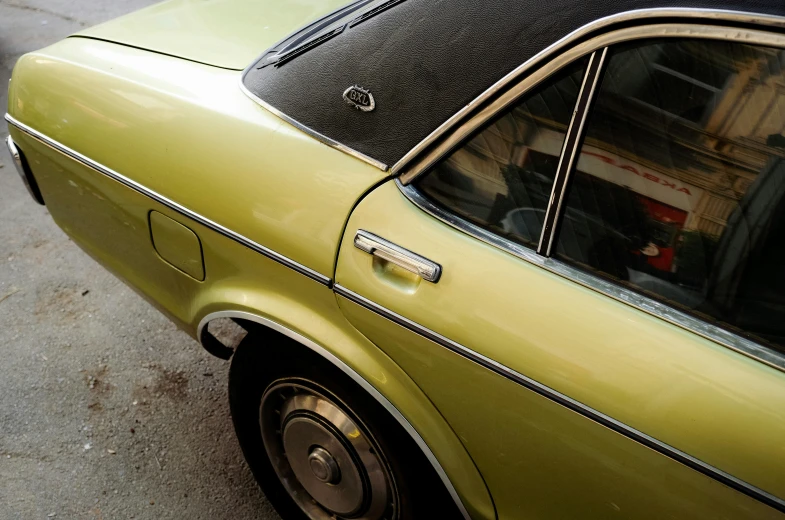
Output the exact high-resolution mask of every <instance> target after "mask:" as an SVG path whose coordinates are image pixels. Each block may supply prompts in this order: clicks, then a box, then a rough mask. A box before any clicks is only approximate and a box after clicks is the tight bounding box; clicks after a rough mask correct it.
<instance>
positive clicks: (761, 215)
mask: <svg viewBox="0 0 785 520" xmlns="http://www.w3.org/2000/svg"><path fill="white" fill-rule="evenodd" d="M610 56H611V59H610V62H609V64H608V69H607V72H606V74H605V77H604V78H603V82H602V86H601V89H600V91H599V93H598V97H597V100H596V102H595V106H594V108H593V109H592V110H593V111H592V113H591V115H590V118H589V120H588V123H587V127H586V137H585V141H584V144H583V146H582V148H581V151H580V156H579V158H578V161H577V164H576V169H575V171H574V172H573V174H572V178H571V180H570V186H569V188H568V193H567V199H566V201H565V209H564V214H563V217H562V220H561V222H560V227H559V231H558V241H557V249H556V256H557V257H559V258H561V259H563V260H566V261H570V262H572V263H576V264H578V265H579V266H583V267H584V268H588V269H590V270H593V271H596V272H600V273H602V274H604V275H607V276H610V277H612V278H614V279H616V280H619V281H620V282H622V283H624V284H626V285H628V286H630V287H632V288H635V289H638V290H643V291H644V292H646V293H647V294H650V295H653V296H655V297H658V298H662V299H665V300H666V301H668V302H671V303H675V304H677V306H679V307H682V308H684V309H687V310H691V311H694V312H697V313H699V314H700V315H701V316H702V317H703V318H704V319H710V320H717V321H719V322H722V323H723V324H725V325H726V326H730V327H731V328H733V329H735V330H737V331H738V332H741V333H750V334H752V335H754V336H756V337H757V338H764V339H767V340H769V341H771V342H772V343H775V344H779V345H785V136H783V131H784V130H785V70H783V68H784V67H785V53H784V52H783V51H782V50H781V49H773V48H766V47H758V46H750V45H743V44H740V43H732V42H720V41H702V40H685V41H680V40H660V41H651V40H649V41H646V42H644V43H640V42H638V43H635V44H626V45H624V46H620V47H618V48H616V49H614V50H613V52H612V54H611V55H610Z"/></svg>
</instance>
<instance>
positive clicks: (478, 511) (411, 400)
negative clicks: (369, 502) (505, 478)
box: [196, 309, 496, 520]
mask: <svg viewBox="0 0 785 520" xmlns="http://www.w3.org/2000/svg"><path fill="white" fill-rule="evenodd" d="M227 318H228V319H231V320H232V321H235V320H237V321H242V320H245V321H249V322H252V323H254V324H256V325H261V326H263V327H266V328H268V329H271V330H273V331H275V332H277V333H279V334H281V335H283V336H285V337H287V338H289V339H291V340H293V341H295V342H297V343H298V344H300V345H302V346H304V347H306V348H308V349H309V350H310V351H312V352H314V353H315V354H317V355H318V356H319V357H321V358H322V359H324V360H325V361H327V362H329V363H331V364H332V365H333V366H335V367H336V368H338V369H339V370H341V372H343V373H344V374H345V375H346V376H347V377H349V378H351V379H352V380H353V381H355V382H356V383H357V384H359V385H360V386H361V387H362V388H363V389H364V390H365V391H366V392H368V394H369V395H370V396H372V397H373V398H374V399H375V400H376V401H377V402H378V403H379V404H380V405H381V406H382V407H384V409H385V410H386V411H387V413H389V414H390V415H391V416H392V417H393V418H394V419H395V420H396V422H398V424H400V425H401V427H402V428H403V429H404V431H406V433H407V434H408V435H409V436H410V437H411V438H412V440H413V441H414V442H415V443H416V444H417V446H418V447H419V448H420V450H421V452H422V454H423V456H424V457H425V458H426V460H427V461H428V463H429V464H430V465H431V466H432V467H433V469H434V471H435V472H436V474H437V476H438V477H439V479H440V480H441V481H442V484H443V485H444V487H445V488H446V490H447V492H448V493H449V495H450V496H451V498H452V499H453V501H454V502H455V505H456V507H457V508H458V510H459V511H460V512H461V514H462V516H463V518H465V519H466V520H469V519H471V518H487V519H491V518H496V511H495V507H494V505H493V501H492V499H491V496H490V494H489V492H488V489H487V487H486V484H485V481H484V479H483V478H482V476H481V475H480V473H479V470H478V469H477V467H476V466H475V465H474V462H473V460H472V459H471V457H470V456H469V454H468V452H467V451H466V449H465V447H464V446H463V444H462V443H461V442H460V441H459V439H458V438H457V436H456V434H455V433H454V432H453V430H452V429H451V428H450V426H449V425H448V424H447V423H446V421H445V420H444V419H443V418H442V417H441V414H440V413H439V412H438V410H436V409H435V408H434V406H433V404H432V403H431V402H430V400H428V398H427V396H425V395H424V394H423V393H422V391H421V390H419V387H416V385H415V383H414V382H413V381H411V380H410V379H409V378H408V376H407V375H405V373H404V372H403V370H402V369H401V368H400V367H398V365H397V364H395V363H394V362H393V361H392V360H391V359H389V358H388V357H387V356H386V355H384V354H383V353H382V352H381V351H378V353H374V354H381V355H382V356H383V357H384V359H385V360H386V361H387V363H382V362H379V361H378V357H376V356H373V357H376V359H375V360H374V361H375V364H376V365H377V366H376V367H375V370H374V371H373V372H374V373H375V374H379V373H382V374H390V372H391V370H390V368H391V367H390V366H389V365H390V364H392V365H394V367H395V368H396V369H397V370H395V372H399V373H400V374H403V375H404V377H406V379H407V380H408V381H406V383H409V384H404V383H400V384H398V385H395V386H396V387H397V388H394V393H395V394H396V395H397V396H399V397H398V398H397V399H396V402H398V403H405V404H406V409H407V410H408V411H410V412H411V411H416V412H419V413H415V414H414V415H417V416H422V414H423V412H426V413H430V414H435V415H434V416H438V420H431V421H429V423H427V424H421V425H419V426H420V430H423V434H421V432H420V431H419V430H418V428H416V427H415V426H414V425H413V424H412V422H410V420H409V419H407V417H406V416H405V415H404V413H402V411H401V410H400V409H399V407H401V405H400V404H399V405H398V406H396V404H394V403H393V402H392V401H391V400H390V399H389V398H388V397H387V396H386V395H384V394H383V393H382V392H380V391H379V390H378V389H377V388H376V387H375V386H374V385H373V384H371V383H370V382H369V381H368V379H367V378H366V377H364V376H363V375H361V374H360V373H359V372H358V371H357V370H356V369H355V368H353V367H352V366H350V365H349V364H348V363H347V362H346V361H344V359H342V358H341V357H340V356H339V355H338V354H339V351H338V350H336V351H333V350H331V349H328V348H326V347H325V346H323V345H320V344H319V343H317V342H316V341H314V340H312V339H310V338H308V337H306V336H304V335H303V334H301V333H300V332H297V331H296V330H293V329H292V328H290V327H289V326H286V325H284V324H282V323H280V322H278V321H276V320H275V319H272V318H269V317H265V316H262V315H260V314H257V313H255V312H249V311H247V310H239V309H226V310H219V311H213V312H210V313H209V314H207V315H205V316H204V317H203V318H202V319H201V320H200V321H199V325H198V326H197V329H196V338H197V340H198V341H199V342H200V343H201V344H202V346H203V347H204V348H205V349H206V350H208V352H211V353H213V354H214V355H218V356H219V357H223V358H228V357H227V355H226V354H228V355H231V351H232V349H231V347H229V346H226V345H224V344H223V343H221V341H219V340H218V339H216V338H215V337H214V336H213V335H212V334H211V333H210V332H209V330H208V329H209V325H210V323H212V322H215V321H216V320H219V319H227ZM358 334H359V333H358ZM363 338H364V336H363ZM347 339H348V340H349V341H353V339H352V338H347ZM366 341H367V340H366ZM221 347H222V348H223V349H226V350H224V351H223V354H224V355H220V353H221V350H220V348H221ZM216 348H218V349H219V350H218V351H216ZM374 349H375V350H378V349H376V347H374ZM385 365H388V366H385ZM391 375H392V374H391ZM396 377H399V375H398V374H396ZM406 387H410V389H409V391H406V392H405V394H404V396H403V397H402V398H401V389H403V388H406ZM411 389H414V390H415V391H411ZM389 393H393V392H389ZM410 415H413V414H410ZM439 423H440V424H439ZM425 430H427V433H425ZM423 435H425V437H429V438H431V444H432V445H434V446H436V445H437V444H438V446H439V447H438V448H436V452H434V450H433V449H432V448H431V445H429V443H428V442H426V440H425V438H424V437H423ZM434 440H438V441H439V442H438V443H436V442H434ZM437 453H439V455H440V456H437ZM441 460H446V461H447V462H446V464H445V465H446V466H448V469H445V466H443V465H442V462H441ZM448 470H449V471H450V474H451V475H452V477H451V476H450V475H448Z"/></svg>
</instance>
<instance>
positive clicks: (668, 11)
mask: <svg viewBox="0 0 785 520" xmlns="http://www.w3.org/2000/svg"><path fill="white" fill-rule="evenodd" d="M653 18H685V19H698V20H699V19H703V20H707V21H725V22H735V23H743V24H750V25H761V26H768V27H778V28H785V17H782V16H774V15H765V14H755V13H748V12H742V11H728V10H722V9H693V8H654V9H638V10H634V11H627V12H624V13H618V14H615V15H611V16H607V17H605V18H600V19H598V20H595V21H593V22H591V23H588V24H586V25H584V26H583V27H580V28H578V29H576V30H575V31H573V32H571V33H570V34H568V35H567V36H565V37H564V38H562V39H560V40H558V41H556V42H554V43H553V44H551V45H549V46H548V47H546V48H545V49H543V50H542V51H540V52H538V53H537V54H535V55H534V56H532V57H531V58H529V59H528V60H526V61H525V62H524V63H522V64H521V65H519V66H518V67H517V68H516V69H514V70H513V71H511V72H510V73H509V74H507V75H506V76H504V77H503V78H501V79H500V80H499V81H497V82H496V83H494V84H493V85H491V86H490V87H489V88H488V89H487V90H486V91H485V92H483V93H482V94H480V95H479V96H477V97H476V98H474V99H473V100H472V101H471V102H469V103H468V104H467V105H466V106H465V107H463V108H462V109H461V110H459V111H458V112H456V113H455V114H453V115H452V117H450V118H449V119H448V120H447V121H445V122H444V123H442V124H441V125H440V126H439V127H438V128H436V130H434V131H433V132H431V133H430V134H429V135H428V136H427V137H426V138H425V139H423V140H422V141H420V143H418V144H417V145H416V146H415V147H414V148H412V149H411V150H409V152H407V153H406V155H404V156H403V157H402V158H401V159H400V160H398V162H396V163H395V164H394V165H393V166H392V168H391V170H390V171H391V173H392V174H393V175H396V174H398V173H400V172H401V171H402V170H403V169H404V168H405V167H406V166H408V164H409V163H410V162H412V160H413V159H414V158H415V157H417V156H418V155H420V154H421V153H422V152H423V151H425V150H426V149H427V148H429V147H430V146H431V145H433V144H434V143H435V142H436V141H438V140H440V139H441V138H442V136H443V135H444V134H446V133H447V132H449V131H450V130H451V129H452V128H453V127H454V126H456V125H457V124H458V123H459V122H460V121H461V120H462V119H463V118H464V117H465V116H466V115H468V114H469V113H470V112H471V111H472V110H474V109H476V108H477V107H479V106H480V105H482V104H483V103H485V102H486V101H488V100H489V99H491V98H492V97H493V96H495V95H496V94H498V93H499V92H501V91H502V90H504V89H506V88H507V86H508V85H509V84H511V83H514V82H515V81H518V80H519V79H520V78H521V77H522V76H524V75H525V74H527V73H528V72H529V71H530V70H533V69H535V68H536V67H539V66H540V64H541V63H542V62H544V61H545V60H547V59H548V58H550V57H551V56H555V55H557V54H558V53H559V52H560V51H562V50H563V49H565V48H566V47H569V46H570V45H572V44H574V43H575V42H577V41H579V40H581V39H582V38H584V37H586V36H587V35H589V34H591V33H592V32H595V31H600V30H602V29H607V28H608V27H610V26H612V25H615V24H622V23H626V22H632V21H643V20H649V19H653Z"/></svg>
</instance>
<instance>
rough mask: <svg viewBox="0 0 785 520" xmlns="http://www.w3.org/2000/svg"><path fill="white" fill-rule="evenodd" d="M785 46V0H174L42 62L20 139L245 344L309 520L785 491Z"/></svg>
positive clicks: (296, 501)
mask: <svg viewBox="0 0 785 520" xmlns="http://www.w3.org/2000/svg"><path fill="white" fill-rule="evenodd" d="M265 49H267V50H265ZM783 49H785V4H783V3H782V1H781V0H759V1H756V2H745V1H743V0H617V1H613V2H611V1H607V0H586V1H585V2H574V1H573V0H552V1H551V2H548V3H547V4H540V3H537V2H533V1H531V0H526V1H521V0H485V1H483V2H477V1H476V0H445V1H433V0H406V1H403V0H389V1H384V0H373V1H371V0H360V1H356V2H353V3H351V4H349V5H343V1H342V0H330V1H322V0H277V1H274V0H200V1H195V0H169V1H168V2H164V3H162V4H159V5H156V6H153V7H151V8H148V9H145V10H142V11H139V12H137V13H134V14H132V15H129V16H126V17H124V18H121V19H119V20H116V21H113V22H109V23H107V24H104V25H101V26H98V27H95V28H92V29H87V30H85V31H83V32H81V33H78V34H76V35H74V36H73V37H70V38H67V39H65V40H63V41H61V42H59V43H57V44H55V45H53V46H51V47H48V48H45V49H42V50H40V51H38V52H34V53H31V54H28V55H26V56H24V57H23V58H21V59H20V60H19V62H18V63H17V65H16V67H15V69H14V72H13V78H12V80H11V83H10V90H9V105H8V114H7V115H6V120H7V121H8V123H9V127H10V133H11V135H10V137H9V139H8V146H9V148H10V150H11V153H12V154H13V155H14V158H15V160H16V163H17V167H18V171H19V174H20V175H21V176H22V179H23V180H24V182H25V183H26V184H27V185H28V187H29V191H30V193H31V194H32V196H33V197H34V198H35V199H36V200H37V201H38V202H39V203H41V204H45V205H46V207H47V208H48V210H49V212H50V213H51V215H52V217H53V218H54V219H55V221H56V222H57V223H58V224H59V225H60V227H62V228H63V230H65V232H66V233H68V235H69V236H71V237H72V238H73V240H74V241H75V242H76V243H78V244H79V245H80V246H81V247H82V248H84V249H85V250H86V251H87V252H88V253H90V254H91V255H92V256H93V257H94V258H96V259H97V260H98V261H99V262H101V263H102V264H103V265H104V266H106V268H107V269H110V270H111V271H112V272H114V273H115V274H116V275H117V276H119V277H120V278H122V279H123V280H125V281H126V282H127V283H128V284H129V285H131V286H132V287H134V288H135V289H136V290H138V291H139V293H140V294H142V295H143V296H144V297H146V298H147V299H148V300H149V301H150V302H151V303H152V304H153V305H155V306H156V307H157V308H159V309H160V310H161V311H162V312H164V313H165V314H166V315H167V316H169V317H170V318H171V319H172V320H173V321H174V322H176V323H177V324H178V325H179V326H180V327H182V328H183V330H185V331H187V332H188V333H189V334H191V335H192V336H193V337H195V338H196V339H197V340H199V341H200V342H201V344H202V345H203V346H204V347H205V348H206V349H207V350H209V351H210V352H211V353H213V354H216V355H218V356H221V357H224V358H227V359H228V358H230V357H231V359H232V364H231V368H230V378H229V379H230V385H229V396H230V406H231V410H232V416H233V420H234V423H235V428H236V431H237V435H238V438H239V441H240V444H241V445H242V448H243V451H244V453H245V456H246V458H247V460H248V463H249V465H250V467H251V470H252V471H253V473H254V475H255V477H256V479H257V480H258V481H259V483H260V484H261V486H262V487H263V489H264V491H265V493H266V494H267V496H268V497H269V499H270V501H271V502H272V503H273V505H274V506H275V507H276V509H277V510H278V511H279V512H280V514H281V516H282V517H284V518H286V519H304V518H308V519H311V520H321V519H364V520H382V519H384V520H395V519H409V518H426V519H432V518H464V519H468V518H473V519H493V518H500V519H518V518H522V519H529V518H537V519H540V518H553V519H584V518H592V519H594V518H609V519H610V518H613V519H616V518H635V519H639V518H645V519H657V520H660V519H666V518H669V519H670V518H685V519H695V518H707V519H750V520H752V519H754V520H761V519H775V518H785V134H784V133H783V132H785V50H783ZM260 53H261V54H260Z"/></svg>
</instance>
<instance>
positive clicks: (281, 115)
mask: <svg viewBox="0 0 785 520" xmlns="http://www.w3.org/2000/svg"><path fill="white" fill-rule="evenodd" d="M255 64H256V62H253V63H251V64H250V65H249V66H248V67H247V68H246V69H245V70H244V71H243V73H242V74H241V75H240V81H239V84H240V90H242V91H243V93H244V94H245V95H246V96H248V97H249V98H251V100H252V101H254V102H255V103H257V104H259V105H261V106H262V108H264V109H265V110H268V111H269V112H272V113H273V114H275V115H276V116H277V117H279V118H281V119H283V120H284V121H286V122H287V123H289V124H290V125H292V126H293V127H295V128H296V129H298V130H300V131H301V132H304V133H306V134H308V135H310V136H311V137H313V138H314V139H316V140H318V141H321V142H322V143H324V144H326V145H327V146H330V147H332V148H335V149H336V150H340V151H342V152H343V153H345V154H348V155H351V156H352V157H354V158H356V159H360V160H361V161H363V162H366V163H368V164H370V165H371V166H374V167H376V168H379V169H380V170H382V171H383V172H384V171H387V165H386V164H384V163H383V162H381V161H377V160H376V159H374V158H373V157H368V156H367V155H365V154H364V153H361V152H358V151H357V150H355V149H353V148H349V147H348V146H346V145H343V144H341V143H339V142H338V141H334V140H333V139H330V138H329V137H327V136H326V135H323V134H320V133H319V132H317V131H316V130H313V129H311V128H309V127H307V126H305V125H304V124H302V123H300V122H298V121H297V120H296V119H293V118H291V117H289V116H287V115H286V114H284V113H283V112H281V111H280V110H278V109H277V108H275V107H274V106H272V105H270V104H268V103H267V102H266V101H264V100H263V99H261V98H260V97H258V96H256V95H255V94H254V93H253V92H251V91H250V90H248V89H247V88H246V86H245V85H244V84H243V79H244V78H245V75H246V74H247V73H248V71H249V70H251V69H252V68H253V66H254V65H255Z"/></svg>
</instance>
